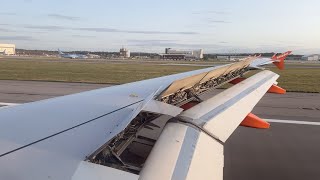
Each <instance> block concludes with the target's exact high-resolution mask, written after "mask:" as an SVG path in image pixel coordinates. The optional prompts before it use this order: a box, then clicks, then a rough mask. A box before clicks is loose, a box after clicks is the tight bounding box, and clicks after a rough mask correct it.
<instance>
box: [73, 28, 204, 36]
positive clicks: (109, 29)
mask: <svg viewBox="0 0 320 180" xmlns="http://www.w3.org/2000/svg"><path fill="white" fill-rule="evenodd" d="M73 30H81V31H93V32H119V33H129V34H185V35H192V34H198V33H197V32H189V31H181V32H169V31H141V30H121V29H114V28H73Z"/></svg>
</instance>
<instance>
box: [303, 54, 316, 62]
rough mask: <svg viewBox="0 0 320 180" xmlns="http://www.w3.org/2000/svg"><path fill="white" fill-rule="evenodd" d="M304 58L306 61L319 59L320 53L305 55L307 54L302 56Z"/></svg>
mask: <svg viewBox="0 0 320 180" xmlns="http://www.w3.org/2000/svg"><path fill="white" fill-rule="evenodd" d="M302 60H304V61H319V60H320V54H311V55H305V56H302Z"/></svg>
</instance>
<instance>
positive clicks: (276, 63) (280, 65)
mask: <svg viewBox="0 0 320 180" xmlns="http://www.w3.org/2000/svg"><path fill="white" fill-rule="evenodd" d="M273 64H274V65H276V66H277V67H278V69H280V70H284V61H280V62H273Z"/></svg>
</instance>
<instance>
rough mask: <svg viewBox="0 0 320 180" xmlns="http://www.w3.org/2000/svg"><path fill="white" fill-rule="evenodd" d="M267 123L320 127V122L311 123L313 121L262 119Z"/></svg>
mask: <svg viewBox="0 0 320 180" xmlns="http://www.w3.org/2000/svg"><path fill="white" fill-rule="evenodd" d="M264 120H266V121H267V122H274V123H285V124H304V125H314V126H320V122H313V121H294V120H280V119H264Z"/></svg>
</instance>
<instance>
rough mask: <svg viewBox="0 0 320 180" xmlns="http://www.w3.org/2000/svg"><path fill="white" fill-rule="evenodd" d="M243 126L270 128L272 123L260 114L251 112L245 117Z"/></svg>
mask: <svg viewBox="0 0 320 180" xmlns="http://www.w3.org/2000/svg"><path fill="white" fill-rule="evenodd" d="M240 125H241V126H246V127H251V128H257V129H268V128H270V124H269V123H268V122H266V121H264V120H262V119H261V118H259V117H258V116H256V115H254V114H252V113H249V114H248V115H247V117H245V118H244V120H243V121H242V122H241V124H240Z"/></svg>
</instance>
